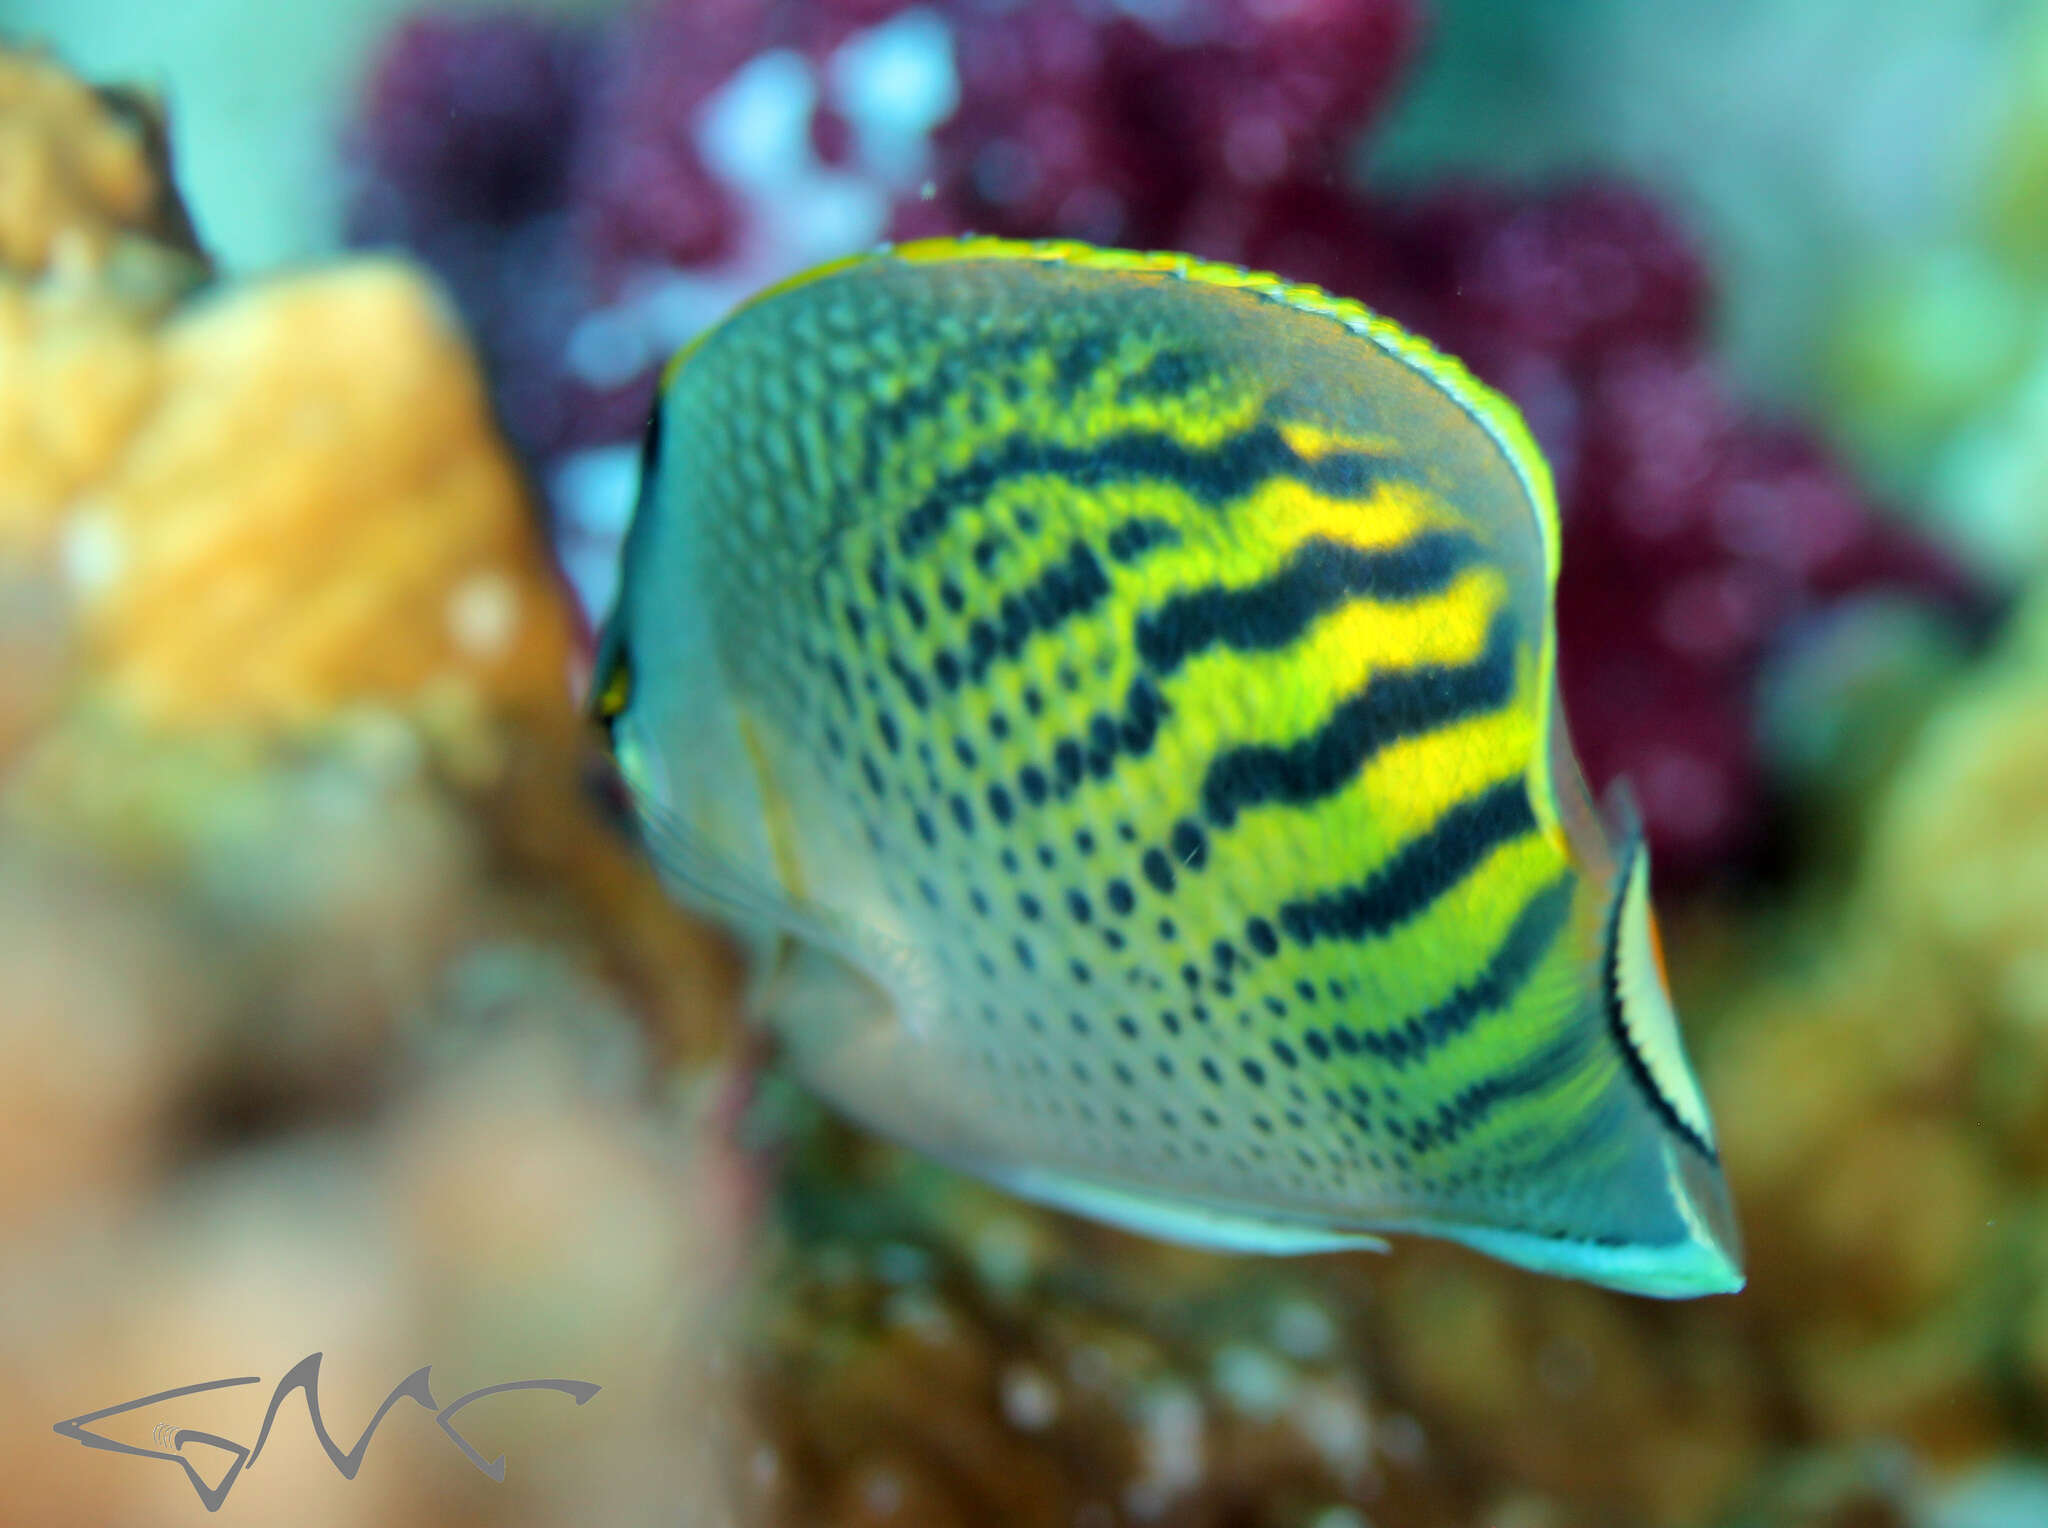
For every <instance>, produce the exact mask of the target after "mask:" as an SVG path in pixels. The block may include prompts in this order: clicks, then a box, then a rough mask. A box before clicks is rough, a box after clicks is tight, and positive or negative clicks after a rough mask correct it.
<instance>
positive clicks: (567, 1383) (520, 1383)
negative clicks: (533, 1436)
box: [53, 1353, 602, 1512]
mask: <svg viewBox="0 0 2048 1528" xmlns="http://www.w3.org/2000/svg"><path fill="white" fill-rule="evenodd" d="M432 1368H433V1365H431V1364H423V1365H422V1366H421V1367H419V1368H417V1369H415V1370H413V1372H412V1373H410V1374H408V1375H407V1376H406V1377H405V1378H404V1379H402V1380H400V1381H399V1382H398V1384H397V1385H396V1386H395V1387H393V1389H392V1391H391V1393H390V1394H389V1395H387V1396H385V1397H384V1404H383V1405H381V1406H379V1407H378V1408H377V1410H376V1414H375V1415H373V1416H372V1417H371V1418H370V1423H369V1426H367V1427H365V1428H364V1429H363V1435H362V1436H361V1437H360V1438H358V1439H356V1445H355V1447H354V1448H352V1449H350V1450H349V1451H348V1452H347V1453H343V1452H342V1451H341V1449H340V1448H339V1447H337V1446H336V1445H335V1442H334V1439H333V1438H331V1437H330V1436H328V1432H327V1424H326V1423H325V1422H324V1421H323V1420H322V1419H321V1416H320V1355H319V1354H318V1353H309V1354H307V1355H306V1356H305V1357H304V1358H302V1359H300V1360H299V1361H298V1362H297V1363H296V1364H294V1365H292V1367H291V1370H290V1371H289V1372H288V1373H287V1374H286V1375H285V1376H284V1378H283V1379H281V1380H279V1381H278V1382H277V1388H276V1389H275V1390H273V1391H272V1392H271V1394H270V1409H269V1410H268V1411H266V1412H265V1413H264V1414H263V1427H262V1429H261V1430H260V1431H259V1432H258V1433H257V1434H256V1441H255V1443H254V1444H252V1445H251V1446H250V1447H248V1448H244V1447H243V1446H242V1445H241V1444H239V1443H237V1442H235V1440H234V1439H232V1438H223V1437H221V1436H220V1435H219V1434H218V1433H209V1432H201V1431H199V1430H198V1429H197V1428H192V1427H173V1426H172V1425H171V1424H170V1423H168V1422H159V1423H158V1424H157V1425H156V1427H155V1428H154V1429H152V1430H151V1432H150V1441H151V1442H153V1443H155V1444H156V1445H157V1446H156V1447H155V1448H141V1447H138V1446H137V1445H135V1444H132V1443H123V1442H120V1441H119V1440H118V1439H115V1438H107V1437H103V1436H101V1435H100V1434H99V1433H95V1432H88V1431H87V1430H86V1429H87V1428H88V1427H89V1426H90V1425H91V1424H92V1423H94V1422H100V1421H104V1420H105V1419H106V1418H108V1417H116V1416H120V1415H121V1414H122V1413H124V1412H129V1411H139V1410H141V1409H142V1408H143V1407H145V1406H154V1405H156V1404H157V1402H159V1401H175V1400H177V1399H178V1398H180V1397H181V1396H187V1395H201V1394H204V1393H205V1392H207V1391H209V1390H226V1389H230V1388H232V1387H234V1386H237V1385H257V1384H261V1383H262V1378H261V1376H259V1375H255V1374H245V1375H242V1376H240V1377H238V1378H235V1379H211V1380H203V1381H201V1382H200V1383H199V1384H196V1385H180V1386H178V1387H177V1388H176V1389H174V1390H159V1391H158V1392H157V1393H156V1394H154V1395H145V1396H143V1397H142V1398H141V1399H140V1400H134V1401H123V1402H121V1403H120V1404H119V1405H115V1406H106V1407H102V1408H101V1409H100V1410H98V1411H88V1412H85V1413H83V1414H81V1415H79V1416H75V1417H68V1418H66V1419H65V1420H64V1421H62V1422H59V1423H57V1424H56V1426H55V1427H54V1429H53V1431H55V1432H58V1433H61V1434H63V1436H65V1437H67V1438H72V1439H76V1440H77V1441H78V1442H80V1443H83V1444H84V1445H85V1446H86V1447H87V1448H98V1449H105V1450H106V1451H107V1452H109V1453H114V1454H134V1455H136V1456H138V1457H139V1458H143V1459H163V1460H168V1461H169V1462H170V1463H172V1464H175V1465H177V1466H178V1467H179V1468H181V1469H182V1470H184V1472H185V1477H186V1479H188V1480H190V1481H191V1482H192V1489H193V1490H194V1491H196V1492H198V1493H199V1499H200V1501H201V1502H203V1503H204V1504H205V1506H206V1510H207V1511H209V1512H218V1511H219V1510H220V1507H221V1503H222V1502H224V1501H226V1500H227V1499H228V1492H229V1491H231V1490H232V1489H234V1484H235V1481H236V1480H237V1479H238V1478H239V1477H240V1475H241V1473H242V1471H243V1470H244V1469H246V1468H247V1467H248V1466H250V1465H252V1464H254V1463H255V1462H256V1458H257V1456H258V1455H259V1454H261V1453H262V1452H263V1445H264V1443H265V1442H266V1441H268V1439H269V1437H270V1427H271V1424H272V1423H273V1422H275V1421H276V1420H277V1411H278V1408H279V1407H280V1406H282V1405H283V1404H284V1399H285V1397H286V1396H288V1395H290V1394H291V1393H292V1392H293V1391H294V1390H301V1391H304V1392H305V1396H306V1414H307V1416H308V1418H309V1419H310V1420H311V1421H312V1424H313V1436H314V1437H315V1438H316V1439H318V1440H319V1443H320V1447H321V1448H322V1449H324V1450H325V1451H326V1453H327V1458H328V1460H329V1461H330V1462H331V1463H332V1464H333V1465H334V1467H335V1469H337V1470H338V1471H340V1472H341V1477H342V1479H344V1480H354V1479H355V1478H356V1471H357V1470H358V1469H360V1468H361V1467H362V1463H363V1456H364V1455H365V1454H366V1453H368V1452H369V1448H370V1438H371V1436H372V1435H373V1434H374V1433H375V1432H376V1431H377V1424H378V1423H380V1422H382V1421H383V1420H384V1414H385V1413H386V1412H387V1411H389V1410H390V1409H391V1408H392V1407H393V1406H395V1405H397V1404H398V1402H399V1400H400V1399H401V1398H404V1399H406V1400H410V1401H413V1402H414V1403H416V1404H418V1405H420V1406H423V1407H425V1408H426V1409H427V1410H429V1411H431V1412H433V1413H434V1421H435V1422H436V1424H438V1425H439V1427H440V1429H441V1431H443V1432H444V1433H446V1434H447V1435H448V1436H449V1438H450V1439H451V1440H452V1441H453V1442H454V1444H455V1446H456V1447H457V1448H459V1449H461V1450H462V1456H463V1457H464V1458H465V1459H467V1460H468V1461H469V1462H470V1463H471V1464H473V1465H475V1466H476V1467H477V1468H478V1469H479V1470H482V1471H483V1472H484V1473H485V1474H486V1475H488V1476H490V1477H491V1479H493V1480H496V1481H500V1482H502V1481H503V1480H504V1478H505V1456H504V1455H503V1454H500V1455H498V1457H497V1458H495V1459H490V1460H487V1459H485V1458H484V1456H483V1455H482V1454H480V1453H478V1452H477V1451H476V1449H475V1448H474V1447H473V1446H472V1445H471V1443H470V1441H469V1439H467V1438H465V1437H463V1436H462V1434H461V1433H459V1432H457V1431H456V1430H455V1425H454V1419H455V1416H456V1413H458V1412H460V1411H461V1410H462V1408H463V1407H465V1406H467V1405H468V1404H469V1403H470V1402H471V1401H478V1400H482V1399H483V1398H484V1397H485V1396H487V1395H499V1394H502V1393H504V1392H505V1391H507V1390H558V1391H560V1392H561V1393H562V1394H563V1395H566V1396H568V1397H569V1398H570V1399H571V1400H572V1401H574V1402H575V1403H576V1404H577V1405H578V1406H581V1405H582V1404H583V1403H584V1402H585V1401H587V1400H589V1399H590V1398H591V1397H592V1396H593V1395H596V1394H597V1392H598V1390H599V1389H600V1388H602V1387H600V1386H597V1385H593V1384H591V1383H590V1382H589V1381H587V1380H580V1379H515V1380H508V1381H506V1382H505V1383H504V1384H501V1385H485V1386H484V1387H483V1388H482V1389H480V1390H472V1391H470V1392H469V1393H468V1394H467V1395H461V1396H457V1397H456V1398H455V1399H454V1400H452V1401H450V1402H449V1403H448V1404H447V1405H446V1406H443V1405H442V1404H441V1403H440V1402H439V1401H437V1400H435V1399H434V1392H433V1390H432V1388H431V1387H430V1386H429V1384H428V1375H429V1372H430V1371H431V1370H432ZM188 1443H207V1444H211V1445H212V1446H213V1447H215V1448H218V1449H222V1450H225V1451H226V1452H227V1453H229V1454H232V1455H234V1459H235V1462H234V1463H233V1464H231V1465H230V1466H228V1472H227V1474H226V1475H224V1476H222V1477H221V1482H220V1484H219V1485H217V1486H209V1485H208V1484H207V1483H206V1481H205V1480H204V1479H203V1478H202V1477H201V1476H200V1474H199V1472H198V1471H197V1470H196V1469H194V1468H193V1467H192V1463H191V1461H190V1460H188V1459H186V1458H185V1455H184V1448H185V1445H186V1444H188Z"/></svg>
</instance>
